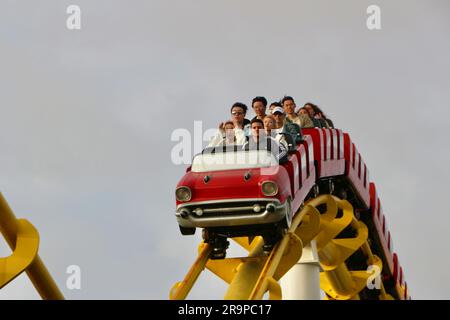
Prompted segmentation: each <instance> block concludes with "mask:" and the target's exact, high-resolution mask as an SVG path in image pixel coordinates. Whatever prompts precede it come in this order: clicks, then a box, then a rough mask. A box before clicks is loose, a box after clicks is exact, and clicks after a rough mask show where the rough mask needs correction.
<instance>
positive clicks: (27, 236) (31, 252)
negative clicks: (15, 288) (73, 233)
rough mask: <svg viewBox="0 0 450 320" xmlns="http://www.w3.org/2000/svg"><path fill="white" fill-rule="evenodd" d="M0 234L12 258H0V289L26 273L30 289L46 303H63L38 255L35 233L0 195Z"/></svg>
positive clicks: (60, 294) (37, 237)
mask: <svg viewBox="0 0 450 320" xmlns="http://www.w3.org/2000/svg"><path fill="white" fill-rule="evenodd" d="M0 233H2V234H3V236H4V238H5V239H6V241H7V242H8V244H9V246H10V248H11V250H12V254H11V255H10V256H9V257H4V258H0V289H2V288H3V287H4V286H6V285H7V284H8V283H10V282H11V281H13V280H14V279H15V278H17V277H18V276H19V275H20V274H21V273H22V272H26V273H27V275H28V277H29V278H30V280H31V282H32V283H33V285H34V287H35V288H36V290H37V291H38V293H39V294H40V296H41V297H42V299H48V300H61V299H64V296H63V295H62V293H61V291H60V290H59V289H58V286H57V285H56V283H55V281H54V280H53V278H52V277H51V275H50V273H49V272H48V270H47V268H46V267H45V265H44V263H43V262H42V260H41V258H40V257H39V254H38V248H39V233H38V231H37V230H36V228H35V227H34V226H33V225H32V224H31V223H30V222H28V221H27V220H25V219H16V217H15V215H14V213H13V212H12V210H11V208H10V207H9V206H8V203H7V202H6V200H5V198H3V196H2V194H1V193H0Z"/></svg>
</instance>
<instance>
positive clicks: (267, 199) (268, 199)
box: [177, 198, 280, 211]
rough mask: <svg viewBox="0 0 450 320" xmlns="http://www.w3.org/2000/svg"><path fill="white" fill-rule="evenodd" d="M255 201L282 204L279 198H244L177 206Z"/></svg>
mask: <svg viewBox="0 0 450 320" xmlns="http://www.w3.org/2000/svg"><path fill="white" fill-rule="evenodd" d="M255 201H265V202H276V203H277V204H278V205H279V204H280V200H278V199H277V198H243V199H223V200H208V201H199V202H186V203H182V204H179V205H178V206H177V211H178V209H181V208H184V207H187V206H189V207H190V206H196V205H203V204H217V203H233V202H255Z"/></svg>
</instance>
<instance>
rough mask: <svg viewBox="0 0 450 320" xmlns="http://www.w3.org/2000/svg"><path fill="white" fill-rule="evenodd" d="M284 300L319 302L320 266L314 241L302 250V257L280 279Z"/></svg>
mask: <svg viewBox="0 0 450 320" xmlns="http://www.w3.org/2000/svg"><path fill="white" fill-rule="evenodd" d="M280 282H281V288H282V292H283V299H284V300H320V299H321V298H322V296H321V290H320V265H319V256H318V254H317V246H316V241H315V240H313V241H311V244H309V245H308V246H306V247H304V248H303V253H302V257H301V258H300V260H299V261H298V262H297V264H296V265H295V266H293V267H292V268H291V270H289V271H288V272H287V273H286V274H285V275H284V276H283V278H281V281H280Z"/></svg>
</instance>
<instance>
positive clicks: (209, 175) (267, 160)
mask: <svg viewBox="0 0 450 320" xmlns="http://www.w3.org/2000/svg"><path fill="white" fill-rule="evenodd" d="M290 188H291V187H290V180H289V175H288V171H287V170H286V168H285V167H284V165H280V164H279V163H278V162H277V160H276V157H275V155H274V154H272V153H271V152H269V151H266V150H247V151H246V150H242V147H241V146H234V147H231V148H228V149H223V148H222V147H220V148H207V149H205V150H203V152H202V153H200V154H198V155H196V156H195V157H194V159H193V162H192V166H191V167H189V168H188V169H187V172H186V174H185V175H184V176H183V178H182V179H181V180H180V182H179V183H178V185H177V188H176V204H177V208H176V214H175V215H176V218H177V221H178V224H179V226H180V231H181V233H182V234H183V235H191V234H194V233H195V230H196V228H204V229H203V238H204V239H205V241H206V242H209V243H211V244H212V245H213V252H214V254H213V257H215V258H222V257H224V256H225V250H226V248H227V247H228V241H227V238H228V237H236V236H249V237H252V236H256V235H262V236H263V238H264V240H265V247H264V249H265V251H270V250H271V247H272V246H273V244H274V243H276V241H277V240H278V239H279V237H280V236H281V235H282V234H283V232H284V231H285V230H286V228H287V227H288V226H289V225H290V222H291V219H292V216H291V215H292V209H291V189H290Z"/></svg>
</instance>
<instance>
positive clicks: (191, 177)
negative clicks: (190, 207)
mask: <svg viewBox="0 0 450 320" xmlns="http://www.w3.org/2000/svg"><path fill="white" fill-rule="evenodd" d="M246 176H247V178H248V179H246V178H245V177H246ZM248 176H249V177H248ZM205 181H207V182H205ZM260 181H261V174H260V170H258V169H239V170H228V171H216V172H188V173H186V174H185V176H184V177H183V178H182V179H181V181H180V182H179V183H178V186H187V187H189V188H191V191H192V199H191V201H190V202H198V201H208V200H221V199H233V198H241V199H243V198H259V197H264V196H263V195H262V193H261V187H260Z"/></svg>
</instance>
